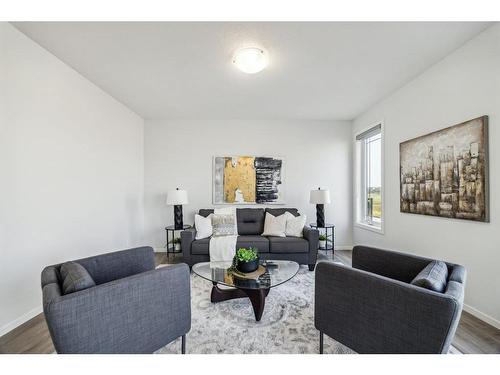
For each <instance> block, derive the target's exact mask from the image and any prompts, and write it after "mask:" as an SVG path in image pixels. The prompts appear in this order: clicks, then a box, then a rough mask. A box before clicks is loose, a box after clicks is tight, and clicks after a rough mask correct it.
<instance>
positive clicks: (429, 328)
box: [314, 246, 466, 353]
mask: <svg viewBox="0 0 500 375" xmlns="http://www.w3.org/2000/svg"><path fill="white" fill-rule="evenodd" d="M431 261H432V259H427V258H422V257H417V256H413V255H409V254H403V253H398V252H393V251H387V250H380V249H375V248H369V247H364V246H356V247H354V249H353V254H352V268H351V267H347V266H344V265H341V264H337V263H327V262H320V263H318V265H317V267H316V290H315V312H314V315H315V317H314V321H315V326H316V328H317V329H318V330H319V331H320V353H322V352H323V334H326V335H328V336H329V337H331V338H333V339H335V340H337V341H338V342H340V343H342V344H344V345H346V346H348V347H349V348H351V349H352V350H354V351H356V352H358V353H447V352H448V349H449V347H450V344H451V341H452V339H453V336H454V334H455V331H456V329H457V326H458V322H459V320H460V315H461V312H462V305H463V298H464V286H465V277H466V272H465V269H464V267H462V266H460V265H456V264H451V263H447V267H448V275H449V276H448V280H447V285H446V290H445V292H444V293H437V292H434V291H431V290H428V289H424V288H421V287H417V286H414V285H412V284H410V282H411V281H412V280H413V278H414V277H415V276H416V275H417V274H418V273H419V272H420V271H421V270H422V269H423V268H424V267H425V266H427V265H428V264H429V263H430V262H431Z"/></svg>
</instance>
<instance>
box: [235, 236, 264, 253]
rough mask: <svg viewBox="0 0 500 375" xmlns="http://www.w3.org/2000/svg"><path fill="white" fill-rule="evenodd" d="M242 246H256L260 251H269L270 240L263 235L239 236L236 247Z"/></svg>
mask: <svg viewBox="0 0 500 375" xmlns="http://www.w3.org/2000/svg"><path fill="white" fill-rule="evenodd" d="M240 247H256V248H257V249H258V250H259V253H268V252H269V240H268V239H267V237H263V236H238V241H237V242H236V248H237V249H239V248H240Z"/></svg>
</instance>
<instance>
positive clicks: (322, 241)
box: [319, 234, 332, 249]
mask: <svg viewBox="0 0 500 375" xmlns="http://www.w3.org/2000/svg"><path fill="white" fill-rule="evenodd" d="M328 237H330V236H327V235H324V234H320V235H319V248H320V249H326V243H327V242H332V240H330V238H328Z"/></svg>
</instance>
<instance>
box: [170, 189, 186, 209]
mask: <svg viewBox="0 0 500 375" xmlns="http://www.w3.org/2000/svg"><path fill="white" fill-rule="evenodd" d="M181 204H188V193H187V191H186V190H170V191H169V192H168V193H167V205H169V206H176V205H181Z"/></svg>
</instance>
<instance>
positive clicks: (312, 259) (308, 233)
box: [303, 227, 319, 265]
mask: <svg viewBox="0 0 500 375" xmlns="http://www.w3.org/2000/svg"><path fill="white" fill-rule="evenodd" d="M303 234H304V238H305V239H306V240H307V241H308V242H309V259H308V264H309V265H314V264H316V260H317V258H318V248H319V230H317V229H313V228H310V227H304V231H303Z"/></svg>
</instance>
